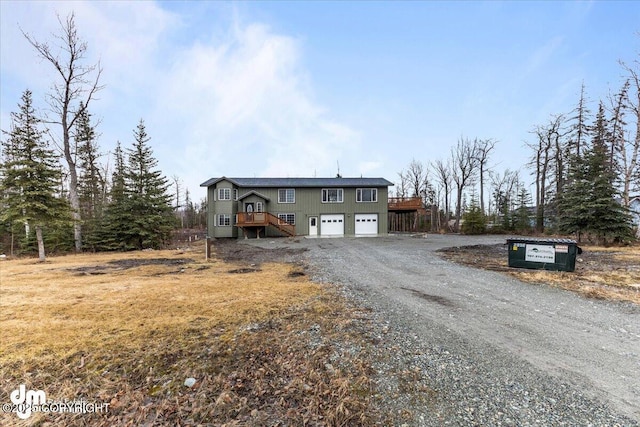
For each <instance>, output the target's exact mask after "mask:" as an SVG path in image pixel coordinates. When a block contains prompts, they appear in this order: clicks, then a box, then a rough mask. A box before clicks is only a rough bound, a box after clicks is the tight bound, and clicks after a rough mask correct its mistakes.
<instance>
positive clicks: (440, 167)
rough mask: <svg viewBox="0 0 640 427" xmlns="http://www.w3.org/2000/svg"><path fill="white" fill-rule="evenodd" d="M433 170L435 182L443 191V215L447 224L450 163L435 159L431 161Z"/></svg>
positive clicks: (450, 183)
mask: <svg viewBox="0 0 640 427" xmlns="http://www.w3.org/2000/svg"><path fill="white" fill-rule="evenodd" d="M432 167H433V170H434V171H435V175H436V182H437V183H438V184H439V186H440V187H441V188H442V191H443V192H444V217H445V222H446V223H447V224H448V223H449V219H450V216H451V209H450V204H451V203H450V198H449V196H450V194H451V186H452V183H453V181H452V177H451V164H450V163H448V162H447V163H445V162H443V161H442V160H436V161H435V162H433V163H432Z"/></svg>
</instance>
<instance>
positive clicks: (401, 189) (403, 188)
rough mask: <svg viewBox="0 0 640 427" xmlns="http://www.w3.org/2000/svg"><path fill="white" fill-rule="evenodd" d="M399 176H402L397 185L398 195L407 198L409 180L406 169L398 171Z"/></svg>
mask: <svg viewBox="0 0 640 427" xmlns="http://www.w3.org/2000/svg"><path fill="white" fill-rule="evenodd" d="M398 178H400V182H399V184H398V186H397V187H396V197H400V198H403V199H404V198H405V197H407V194H408V193H409V190H408V187H409V180H408V178H407V174H406V173H405V172H404V171H400V172H398Z"/></svg>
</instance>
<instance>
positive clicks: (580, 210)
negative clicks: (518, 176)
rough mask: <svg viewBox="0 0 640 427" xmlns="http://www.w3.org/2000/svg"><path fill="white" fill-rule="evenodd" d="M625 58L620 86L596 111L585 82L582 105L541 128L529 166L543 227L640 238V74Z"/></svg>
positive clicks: (602, 238)
mask: <svg viewBox="0 0 640 427" xmlns="http://www.w3.org/2000/svg"><path fill="white" fill-rule="evenodd" d="M638 66H640V62H639V61H635V62H634V67H635V68H634V67H630V66H627V65H626V64H624V63H622V68H623V70H624V71H625V74H626V75H625V77H624V78H623V80H622V83H621V85H620V88H619V89H618V90H616V91H615V92H613V93H611V94H609V95H608V97H607V98H606V99H604V100H600V101H598V103H597V104H596V105H597V108H596V113H595V116H594V115H593V114H592V111H591V109H590V105H591V104H592V103H591V102H589V100H588V98H587V95H586V90H585V86H584V85H583V86H582V90H581V92H580V97H579V99H578V102H577V105H576V107H575V108H574V109H573V110H572V111H570V112H569V113H566V114H557V115H553V116H552V117H551V118H550V119H549V121H548V123H546V124H544V125H539V126H536V127H535V128H534V130H533V131H532V133H533V134H534V135H535V136H536V141H535V142H533V143H529V144H528V145H529V147H530V148H531V149H532V156H531V162H530V163H529V166H530V167H531V169H532V170H533V174H534V176H535V185H536V201H535V202H536V203H535V206H536V212H535V225H536V230H537V231H538V232H541V233H542V232H552V233H553V232H558V233H563V234H571V235H574V236H575V237H576V238H577V239H578V240H582V239H585V238H586V239H588V240H589V241H592V242H596V243H600V244H611V243H626V242H629V241H631V240H633V239H634V238H640V224H635V225H634V223H633V221H632V215H631V214H632V211H631V202H632V200H633V199H634V196H635V197H638V196H640V158H639V155H640V78H639V69H638ZM636 214H640V213H638V212H636Z"/></svg>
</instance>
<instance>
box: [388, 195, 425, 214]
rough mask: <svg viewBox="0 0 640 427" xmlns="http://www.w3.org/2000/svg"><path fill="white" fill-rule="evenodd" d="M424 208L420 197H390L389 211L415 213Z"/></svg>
mask: <svg viewBox="0 0 640 427" xmlns="http://www.w3.org/2000/svg"><path fill="white" fill-rule="evenodd" d="M421 208H422V199H421V198H420V197H389V202H388V210H390V211H415V210H418V209H421Z"/></svg>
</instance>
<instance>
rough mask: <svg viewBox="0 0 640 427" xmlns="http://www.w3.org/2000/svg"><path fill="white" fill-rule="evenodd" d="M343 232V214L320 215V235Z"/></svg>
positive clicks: (335, 234)
mask: <svg viewBox="0 0 640 427" xmlns="http://www.w3.org/2000/svg"><path fill="white" fill-rule="evenodd" d="M343 234H344V215H342V214H340V215H320V235H322V236H341V235H343Z"/></svg>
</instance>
